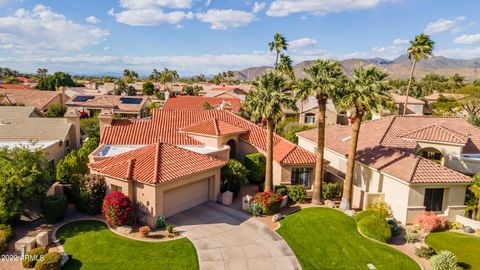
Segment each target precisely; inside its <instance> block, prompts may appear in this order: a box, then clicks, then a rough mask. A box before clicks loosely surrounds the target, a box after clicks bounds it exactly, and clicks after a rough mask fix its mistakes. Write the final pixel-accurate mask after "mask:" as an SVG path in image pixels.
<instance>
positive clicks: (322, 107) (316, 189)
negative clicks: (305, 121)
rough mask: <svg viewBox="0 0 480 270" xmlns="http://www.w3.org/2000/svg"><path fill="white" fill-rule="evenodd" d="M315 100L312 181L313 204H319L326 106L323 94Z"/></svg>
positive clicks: (320, 198)
mask: <svg viewBox="0 0 480 270" xmlns="http://www.w3.org/2000/svg"><path fill="white" fill-rule="evenodd" d="M317 101H318V121H317V132H318V133H317V153H316V155H317V162H316V163H315V180H314V182H313V197H312V203H313V204H320V203H321V201H322V178H323V154H324V150H325V111H326V106H327V99H326V98H325V96H324V95H318V96H317Z"/></svg>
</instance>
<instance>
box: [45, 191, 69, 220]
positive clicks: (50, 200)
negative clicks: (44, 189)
mask: <svg viewBox="0 0 480 270" xmlns="http://www.w3.org/2000/svg"><path fill="white" fill-rule="evenodd" d="M42 213H43V216H44V217H45V219H46V220H47V222H48V223H51V224H53V223H57V222H59V221H62V220H63V218H64V217H65V214H66V213H67V199H66V198H65V197H64V196H58V195H55V196H48V197H46V198H45V200H44V201H43V204H42Z"/></svg>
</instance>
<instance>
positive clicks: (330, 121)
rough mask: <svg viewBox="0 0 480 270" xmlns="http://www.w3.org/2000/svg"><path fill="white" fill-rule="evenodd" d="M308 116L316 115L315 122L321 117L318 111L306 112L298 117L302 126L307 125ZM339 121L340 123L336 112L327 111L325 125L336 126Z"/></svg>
mask: <svg viewBox="0 0 480 270" xmlns="http://www.w3.org/2000/svg"><path fill="white" fill-rule="evenodd" d="M306 114H314V115H315V121H316V120H317V119H318V117H319V113H318V109H311V110H308V111H305V112H303V113H300V115H299V117H298V122H299V123H300V124H305V115H306ZM337 121H338V114H337V113H336V112H333V111H331V110H326V111H325V124H326V125H334V124H336V123H337ZM312 124H315V123H312Z"/></svg>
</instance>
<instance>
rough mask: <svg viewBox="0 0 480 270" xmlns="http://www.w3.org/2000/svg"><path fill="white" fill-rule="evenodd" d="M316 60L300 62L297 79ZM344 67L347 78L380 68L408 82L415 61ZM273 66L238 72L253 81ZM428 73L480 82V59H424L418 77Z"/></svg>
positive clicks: (239, 76)
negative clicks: (362, 69)
mask: <svg viewBox="0 0 480 270" xmlns="http://www.w3.org/2000/svg"><path fill="white" fill-rule="evenodd" d="M312 63H313V60H307V61H303V62H300V63H298V64H296V65H294V66H293V70H294V72H295V75H296V76H297V78H303V77H305V73H304V72H303V70H304V68H306V67H308V66H310V65H311V64H312ZM339 63H340V64H341V65H342V66H343V69H344V71H345V72H346V74H347V75H352V69H353V68H354V67H358V66H362V65H370V64H373V65H377V66H379V67H380V68H381V69H382V70H383V71H385V72H387V73H388V74H389V78H391V79H408V78H409V76H410V70H411V66H412V61H411V60H409V59H408V57H407V55H401V56H399V57H397V58H395V59H393V60H387V59H382V58H371V59H345V60H341V61H339ZM272 68H273V67H269V66H261V67H251V68H246V69H243V70H240V71H234V74H235V77H234V79H237V80H253V79H255V78H256V77H257V76H260V75H262V74H263V73H264V72H265V71H266V70H269V69H272ZM428 73H437V74H441V75H445V76H447V77H448V76H452V75H453V74H454V73H458V74H460V75H461V76H463V77H465V79H466V80H467V81H473V80H476V79H480V57H479V58H474V59H468V60H463V59H451V58H446V57H443V56H434V57H430V58H428V59H427V60H425V59H422V60H421V61H420V62H419V63H417V66H416V68H415V77H416V78H421V77H423V76H425V75H426V74H428Z"/></svg>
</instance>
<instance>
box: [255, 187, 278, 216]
mask: <svg viewBox="0 0 480 270" xmlns="http://www.w3.org/2000/svg"><path fill="white" fill-rule="evenodd" d="M282 199H283V196H282V195H280V194H277V193H275V192H273V191H265V192H259V193H257V194H255V196H254V197H253V201H254V202H256V203H258V204H259V205H260V207H261V208H262V212H263V214H265V215H269V214H272V213H275V212H276V211H277V210H278V209H279V208H280V204H281V203H282Z"/></svg>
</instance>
